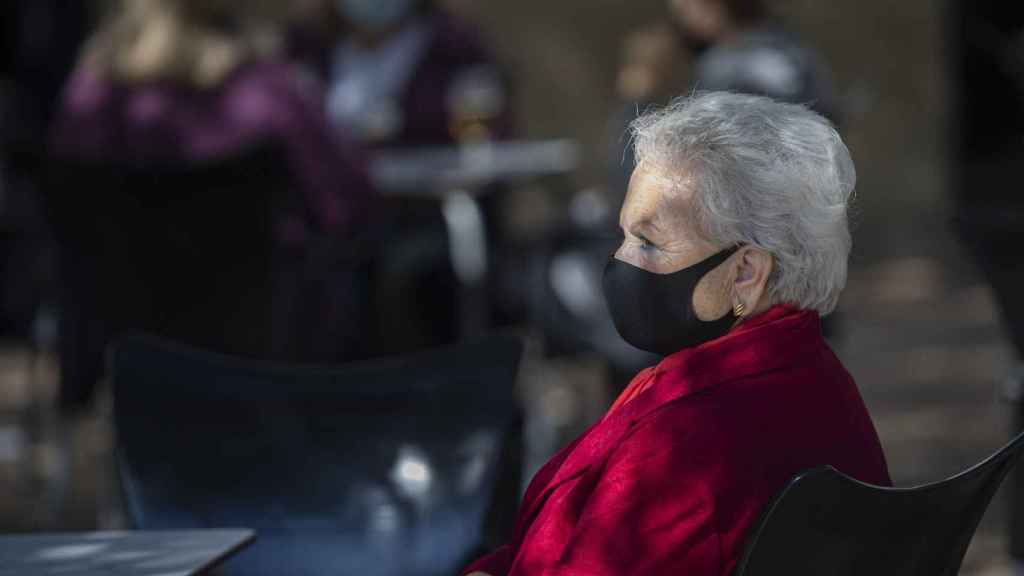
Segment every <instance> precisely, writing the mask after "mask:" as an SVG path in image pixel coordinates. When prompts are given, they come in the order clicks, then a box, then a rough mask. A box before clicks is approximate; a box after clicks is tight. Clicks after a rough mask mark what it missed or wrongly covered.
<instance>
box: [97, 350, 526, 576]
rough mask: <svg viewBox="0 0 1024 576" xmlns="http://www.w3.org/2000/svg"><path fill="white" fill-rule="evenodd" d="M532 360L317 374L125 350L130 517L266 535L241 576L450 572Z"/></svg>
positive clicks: (117, 376)
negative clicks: (524, 364)
mask: <svg viewBox="0 0 1024 576" xmlns="http://www.w3.org/2000/svg"><path fill="white" fill-rule="evenodd" d="M521 352H522V346H521V343H520V342H519V341H518V340H515V339H510V338H495V339H490V340H485V341H481V342H479V343H467V344H463V345H460V346H457V347H454V348H451V349H446V350H441V351H434V352H429V353H424V354H421V355H417V356H411V357H399V358H394V359H387V360H381V361H374V362H370V363H364V364H358V365H351V366H347V367H342V368H337V369H326V368H324V369H321V368H298V367H287V366H275V365H271V364H266V363H261V362H254V361H247V360H240V359H235V358H229V357H225V356H219V355H214V354H209V353H204V352H197V351H194V350H190V349H185V348H183V347H179V346H177V345H173V344H169V343H165V342H162V341H158V340H155V339H152V338H148V337H131V338H128V339H125V340H123V341H121V342H120V343H118V344H117V345H116V346H115V348H114V349H113V353H112V354H111V357H110V361H111V374H112V379H113V386H114V414H115V424H116V435H117V436H116V437H117V450H118V456H119V462H120V475H121V480H122V483H123V488H124V493H125V496H126V502H127V505H128V510H129V515H130V516H131V518H132V519H133V520H134V522H135V524H136V525H137V526H138V527H139V528H142V529H182V528H216V527H238V526H241V527H251V528H253V529H255V530H256V531H257V534H258V539H257V544H256V545H254V546H253V548H252V549H250V550H247V551H246V552H245V553H243V554H241V555H240V556H239V557H238V558H236V559H234V560H232V561H231V562H229V563H228V564H227V566H226V573H227V574H229V575H238V574H245V575H257V574H268V575H270V574H273V575H278V574H289V575H296V576H301V575H303V574H361V575H371V576H372V575H394V576H417V575H432V574H438V575H440V574H453V573H455V571H456V570H457V569H458V568H460V567H461V565H462V563H463V562H465V561H466V560H467V559H468V558H467V557H468V556H469V555H471V554H472V553H475V552H476V551H477V550H476V548H478V547H479V545H480V539H481V537H482V532H483V528H484V522H485V519H486V516H487V512H488V507H489V506H490V504H491V503H492V501H493V497H494V492H495V486H496V485H497V481H498V478H497V476H498V474H497V472H496V470H497V468H498V465H499V464H500V462H499V460H500V458H499V454H500V452H501V445H502V441H503V437H504V435H505V434H507V433H508V432H509V430H510V429H511V428H512V427H513V426H514V424H515V417H516V413H517V412H516V401H515V394H514V380H515V377H516V373H517V370H518V363H519V360H520V356H521Z"/></svg>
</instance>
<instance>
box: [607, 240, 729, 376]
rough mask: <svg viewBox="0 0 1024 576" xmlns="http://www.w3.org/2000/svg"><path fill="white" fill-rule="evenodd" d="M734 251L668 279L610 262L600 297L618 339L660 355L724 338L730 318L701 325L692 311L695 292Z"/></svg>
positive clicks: (673, 274) (712, 258)
mask: <svg viewBox="0 0 1024 576" xmlns="http://www.w3.org/2000/svg"><path fill="white" fill-rule="evenodd" d="M737 250H739V247H734V248H729V249H726V250H723V251H721V252H719V253H718V254H715V255H713V256H710V257H708V258H707V259H705V260H702V261H701V262H698V263H696V264H694V265H693V266H690V267H688V268H683V269H682V270H679V271H678V272H673V273H671V274H655V273H653V272H648V271H647V270H644V269H642V268H638V267H636V266H633V265H632V264H627V263H625V262H623V261H621V260H617V259H615V258H612V259H611V260H610V261H609V262H608V266H607V267H606V268H605V269H604V297H605V300H607V302H608V309H609V310H610V311H611V315H612V320H614V321H615V328H616V329H617V330H618V331H619V335H621V336H622V338H623V339H624V340H625V341H626V342H629V343H630V344H632V345H633V346H636V347H637V348H640V349H641V350H647V351H648V352H653V353H655V354H661V355H663V356H668V355H669V354H674V353H676V352H678V351H680V350H682V349H684V348H691V347H694V346H698V345H700V344H703V343H704V342H709V341H711V340H714V339H715V338H718V337H720V336H724V335H725V333H726V332H728V331H729V329H730V328H732V325H733V322H734V321H735V320H734V318H733V316H732V314H729V313H727V314H726V315H725V316H723V317H721V318H719V319H718V320H714V321H711V322H705V321H704V320H701V319H700V318H698V317H697V313H696V312H695V311H694V309H693V293H694V290H696V288H697V284H698V283H700V281H701V279H702V278H704V276H705V275H706V274H707V273H708V272H710V271H712V270H714V269H715V268H718V267H719V266H721V265H722V263H724V262H725V261H726V260H727V259H728V258H729V257H730V256H732V255H733V254H735V253H736V251H737Z"/></svg>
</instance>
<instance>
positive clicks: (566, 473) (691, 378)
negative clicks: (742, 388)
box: [516, 306, 824, 541]
mask: <svg viewBox="0 0 1024 576" xmlns="http://www.w3.org/2000/svg"><path fill="white" fill-rule="evenodd" d="M823 345H824V341H823V340H822V337H821V328H820V321H819V317H818V313H817V312H814V311H806V310H797V309H795V308H793V307H790V306H775V307H774V308H771V309H770V310H768V311H766V312H765V313H763V314H761V315H759V316H757V317H755V318H752V319H750V320H748V321H746V322H744V323H743V324H741V325H739V326H737V327H736V328H735V329H733V330H732V331H731V332H729V333H728V334H726V335H725V336H723V337H721V338H719V339H717V340H713V341H711V342H707V343H705V344H702V345H701V346H698V347H696V348H689V349H686V350H682V351H680V352H677V353H675V354H673V355H671V356H668V357H666V358H665V359H664V360H662V361H661V363H660V364H658V365H657V366H655V367H654V368H649V369H648V370H645V371H644V372H641V373H640V374H639V375H638V376H637V378H645V377H646V378H651V379H652V380H653V382H652V383H651V385H649V386H648V387H647V389H646V390H644V391H643V392H641V393H640V394H639V395H638V396H637V397H636V398H635V399H633V400H632V401H630V402H628V403H626V404H624V405H622V406H621V407H620V408H618V409H617V410H614V411H612V412H610V413H608V414H607V415H606V416H605V418H604V419H603V420H601V421H599V422H598V423H597V424H595V425H594V426H593V427H591V428H590V430H588V431H587V432H586V433H585V434H583V435H582V436H581V437H580V438H578V439H577V440H576V441H575V442H573V443H572V444H570V445H569V446H567V447H566V448H564V449H563V450H562V451H561V452H559V453H558V454H557V455H555V457H554V458H552V459H551V460H550V461H549V462H548V463H547V464H546V465H545V466H544V467H543V468H541V470H540V471H539V472H538V473H537V475H536V476H535V477H534V479H533V482H531V483H530V487H529V489H528V490H527V492H526V495H525V496H524V498H523V512H525V513H523V514H521V515H520V520H519V525H518V526H517V527H516V540H517V541H521V540H522V538H523V536H524V535H525V533H526V529H527V528H529V525H530V523H531V522H532V520H533V518H534V517H535V516H536V514H537V512H538V511H539V510H540V507H541V505H542V504H543V503H544V501H545V500H546V498H547V496H548V495H549V494H550V493H551V492H552V491H553V490H554V489H555V488H557V487H558V486H559V485H561V484H563V483H565V482H566V481H568V480H571V479H573V478H575V477H576V476H579V475H580V474H582V473H583V472H584V471H586V470H587V468H589V467H590V466H591V464H593V463H599V462H603V461H604V456H605V455H607V453H608V452H610V451H611V450H612V449H613V448H615V446H617V445H618V444H619V443H620V441H621V440H622V439H623V437H624V436H625V435H626V434H627V433H628V431H629V429H630V428H631V427H632V426H633V424H635V423H636V422H638V421H640V420H642V419H643V418H644V417H645V416H647V415H648V414H650V413H651V412H653V411H655V410H657V409H658V408H660V407H661V406H664V405H665V404H668V403H670V402H673V401H675V400H678V399H680V398H684V397H686V396H690V395H692V394H696V393H699V392H700V391H702V390H704V389H707V388H709V387H713V386H716V385H719V384H723V383H726V382H730V381H733V380H738V379H741V378H744V377H748V376H753V375H756V374H763V373H765V372H771V371H773V370H777V369H779V368H782V367H785V366H787V365H790V364H792V363H794V362H799V361H800V359H801V358H802V357H806V355H807V354H810V353H813V352H815V351H816V350H818V349H820V348H821V347H822V346H823ZM666 374H669V375H671V377H670V378H664V377H663V376H665V375H666Z"/></svg>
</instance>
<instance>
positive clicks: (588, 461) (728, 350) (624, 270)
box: [466, 92, 890, 576]
mask: <svg viewBox="0 0 1024 576" xmlns="http://www.w3.org/2000/svg"><path fill="white" fill-rule="evenodd" d="M632 132H633V135H634V142H635V148H636V156H637V158H638V164H637V166H636V169H635V170H634V173H633V177H632V180H631V182H630V187H629V192H628V194H627V196H626V200H625V203H624V204H623V207H622V211H621V214H620V223H621V227H622V230H623V232H624V234H625V239H624V240H623V242H622V244H621V246H620V247H619V249H618V251H617V252H616V253H615V255H614V257H613V259H611V260H610V261H609V263H608V267H607V268H606V270H605V276H604V291H605V298H606V299H607V301H608V305H609V308H610V310H611V313H612V317H613V318H614V320H615V325H616V327H617V328H618V330H619V332H620V334H621V335H622V337H623V338H624V339H625V340H627V341H628V342H630V343H632V344H633V345H634V346H637V347H638V348H641V349H645V350H648V351H650V352H653V353H656V354H659V355H662V356H665V359H664V360H663V361H662V362H661V363H660V364H658V365H657V366H655V367H652V368H649V369H646V370H644V371H642V372H641V373H640V374H638V375H637V376H636V378H635V379H634V380H633V382H632V383H631V384H630V385H629V387H627V388H626V390H625V391H624V392H623V393H622V394H621V395H620V396H619V399H618V400H617V401H616V402H615V403H614V404H613V406H612V407H611V409H610V410H609V412H608V413H607V414H606V415H605V416H604V418H603V419H601V420H600V421H599V422H598V423H597V424H596V425H595V426H594V427H593V428H591V429H590V430H589V431H588V432H586V433H584V435H583V436H581V437H580V438H579V439H577V440H576V441H575V442H573V443H572V444H570V445H569V446H568V447H566V448H565V449H564V450H562V451H561V452H560V453H559V454H557V455H555V456H554V457H553V458H552V459H551V460H550V461H549V462H548V464H547V465H546V466H545V467H544V468H542V469H541V470H540V471H539V472H538V473H537V475H536V476H535V477H534V479H533V482H532V483H531V485H530V487H529V489H528V490H527V492H526V495H525V497H524V501H523V504H522V506H521V508H520V516H519V522H518V525H517V528H516V531H515V536H514V538H513V540H512V542H511V543H510V544H508V545H506V546H504V547H502V548H499V549H498V550H497V551H495V552H494V553H492V554H491V555H489V556H486V557H484V558H482V559H480V560H478V561H477V562H475V563H474V564H472V565H471V566H470V567H469V568H468V569H467V571H466V573H468V574H471V575H473V576H481V575H482V574H486V575H491V576H506V575H508V576H532V575H541V574H588V575H591V576H605V575H607V576H613V575H614V576H627V575H631V574H636V575H640V574H644V575H665V576H669V575H678V574H686V575H689V576H711V575H715V576H726V575H728V574H731V573H732V571H733V569H734V568H735V566H736V564H737V562H738V560H739V557H740V555H741V554H742V551H743V546H744V545H745V543H746V540H747V536H748V534H747V532H748V531H749V529H750V528H751V527H752V526H753V524H754V523H755V522H756V521H757V519H758V517H759V516H760V514H761V511H762V508H763V507H764V506H765V504H767V503H768V502H769V500H770V499H771V498H772V497H773V496H774V495H775V494H776V493H777V491H779V490H780V489H782V487H783V486H784V485H785V484H786V483H787V482H788V481H789V480H790V479H791V478H792V477H793V476H794V475H796V474H798V473H800V472H802V471H805V470H807V469H811V468H815V467H817V466H820V465H832V466H834V467H836V468H837V469H839V470H841V471H843V472H844V473H846V474H848V475H851V476H853V477H854V478H857V479H859V480H861V481H865V482H870V483H873V484H879V485H889V484H890V479H889V474H888V470H887V466H886V462H885V457H884V454H883V452H882V447H881V445H880V443H879V440H878V436H877V434H876V432H875V428H874V425H873V424H872V422H871V418H870V415H869V414H868V412H867V409H866V407H865V405H864V402H863V400H862V399H861V396H860V393H859V391H858V389H857V385H856V384H855V382H854V381H853V379H852V378H851V376H850V375H849V373H847V371H846V370H845V369H844V367H843V366H842V364H841V363H840V361H839V360H838V358H837V357H836V356H835V354H833V352H832V351H831V349H830V348H829V346H828V344H827V343H826V342H825V340H824V339H823V338H822V334H821V328H820V320H819V318H820V316H822V315H827V314H829V313H830V312H831V311H832V310H833V309H834V308H835V306H836V303H837V302H838V300H839V296H840V294H841V292H842V290H843V288H844V286H845V283H846V273H847V262H848V259H849V254H850V249H851V244H852V241H851V237H850V233H849V224H848V207H849V202H850V200H851V198H852V194H853V190H854V186H855V183H856V172H855V168H854V164H853V161H852V159H851V158H850V154H849V151H848V150H847V148H846V146H845V144H844V143H843V141H842V139H841V138H840V136H839V134H838V133H837V132H836V131H835V129H834V128H833V127H832V125H831V124H830V123H829V122H828V121H827V120H826V119H824V118H823V117H821V116H820V115H818V114H816V113H814V112H812V111H810V110H809V109H807V108H806V107H803V106H799V105H793V104H784V103H780V102H776V101H773V100H770V99H768V98H764V97H759V96H750V95H740V94H733V93H724V92H710V93H696V94H695V95H693V96H692V97H689V98H684V99H680V100H677V101H676V102H674V103H673V104H672V105H670V106H669V107H668V108H666V109H664V110H661V111H656V112H652V113H649V114H646V115H644V116H642V117H641V118H639V119H638V120H637V121H636V122H635V123H634V124H633V127H632Z"/></svg>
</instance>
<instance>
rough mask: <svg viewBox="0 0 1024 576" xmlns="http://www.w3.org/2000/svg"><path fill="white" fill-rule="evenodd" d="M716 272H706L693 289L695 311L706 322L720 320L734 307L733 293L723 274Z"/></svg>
mask: <svg viewBox="0 0 1024 576" xmlns="http://www.w3.org/2000/svg"><path fill="white" fill-rule="evenodd" d="M714 272H715V271H712V272H710V273H708V274H705V275H704V277H703V278H701V279H700V282H698V283H697V288H696V289H695V290H694V291H693V311H694V312H696V313H697V318H700V319H701V320H704V321H705V322H712V321H714V320H718V319H719V318H721V317H722V316H725V315H726V314H728V313H729V311H730V310H731V309H732V295H731V294H730V293H729V290H728V289H727V287H726V286H725V281H724V279H723V278H722V277H721V275H719V274H715V273H714Z"/></svg>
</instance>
